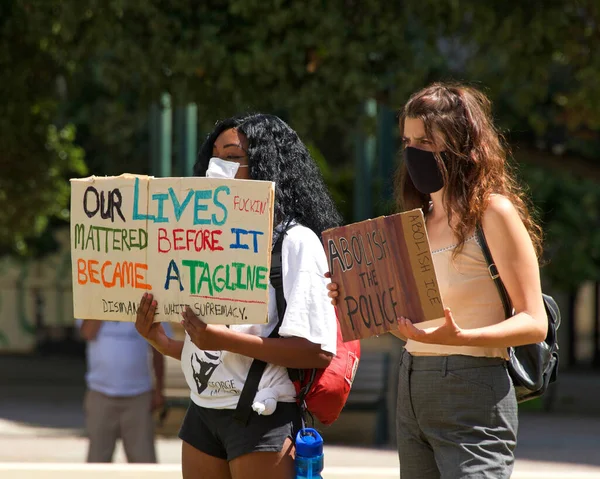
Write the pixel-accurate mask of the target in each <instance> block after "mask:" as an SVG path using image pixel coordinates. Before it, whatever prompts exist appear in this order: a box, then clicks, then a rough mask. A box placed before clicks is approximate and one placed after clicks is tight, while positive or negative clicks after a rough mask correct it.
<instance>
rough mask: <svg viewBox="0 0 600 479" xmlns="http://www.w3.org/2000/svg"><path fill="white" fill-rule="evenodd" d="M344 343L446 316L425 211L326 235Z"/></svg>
mask: <svg viewBox="0 0 600 479" xmlns="http://www.w3.org/2000/svg"><path fill="white" fill-rule="evenodd" d="M323 245H324V247H325V252H326V254H327V261H328V263H329V271H330V272H331V274H332V279H331V280H332V281H333V282H334V283H337V284H338V287H339V293H340V294H339V296H338V312H339V320H340V328H341V330H342V336H343V338H344V341H350V340H354V339H360V338H367V337H369V336H373V335H376V334H383V333H386V332H387V331H390V330H392V329H397V327H398V326H397V318H398V317H400V316H404V317H406V318H409V319H410V320H411V321H413V323H419V322H422V321H428V320H431V319H437V318H440V317H443V316H444V308H443V303H442V297H441V295H440V290H439V287H438V281H437V277H436V274H435V268H434V265H433V258H432V255H431V249H430V247H429V240H428V238H427V231H426V229H425V220H424V218H423V212H422V211H421V210H420V209H415V210H411V211H408V212H405V213H399V214H395V215H390V216H381V217H379V218H375V219H370V220H366V221H361V222H359V223H353V224H350V225H346V226H341V227H339V228H332V229H329V230H327V231H324V232H323Z"/></svg>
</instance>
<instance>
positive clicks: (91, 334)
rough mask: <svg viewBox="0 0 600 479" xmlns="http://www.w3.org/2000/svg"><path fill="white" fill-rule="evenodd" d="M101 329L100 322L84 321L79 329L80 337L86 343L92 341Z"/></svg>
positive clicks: (93, 320)
mask: <svg viewBox="0 0 600 479" xmlns="http://www.w3.org/2000/svg"><path fill="white" fill-rule="evenodd" d="M101 327H102V321H100V320H97V319H85V320H84V321H83V323H82V324H81V327H80V328H79V332H80V334H81V337H82V338H83V339H85V340H86V341H93V340H94V339H96V336H98V331H100V328H101Z"/></svg>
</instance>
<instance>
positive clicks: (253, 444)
mask: <svg viewBox="0 0 600 479" xmlns="http://www.w3.org/2000/svg"><path fill="white" fill-rule="evenodd" d="M219 423H220V426H219V427H218V429H217V431H218V434H219V436H220V437H222V438H223V444H224V446H225V450H226V451H227V459H228V460H229V468H230V470H231V476H232V477H233V479H255V478H256V479H258V478H262V477H270V478H271V477H272V478H274V479H293V478H294V477H295V474H294V457H295V447H294V439H295V437H296V434H297V432H298V430H299V429H300V427H301V426H302V422H301V414H300V408H299V407H298V406H297V405H296V404H295V403H278V404H277V409H275V411H274V412H273V414H271V415H268V416H259V415H257V414H254V413H252V414H251V416H250V419H249V421H248V424H246V425H243V424H240V423H238V422H236V421H235V420H234V419H233V411H230V412H225V413H222V415H221V416H220V418H219Z"/></svg>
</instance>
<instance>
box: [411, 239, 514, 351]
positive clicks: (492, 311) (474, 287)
mask: <svg viewBox="0 0 600 479" xmlns="http://www.w3.org/2000/svg"><path fill="white" fill-rule="evenodd" d="M454 248H455V246H449V247H447V248H443V249H440V250H436V251H433V252H432V253H433V263H434V266H435V273H436V275H437V279H438V284H439V288H440V293H441V295H442V301H443V303H444V306H445V307H448V308H450V310H451V311H452V314H453V316H454V320H455V321H456V323H457V324H458V326H459V327H460V328H462V329H474V328H481V327H483V326H489V325H492V324H497V323H499V322H501V321H504V319H505V316H504V309H503V307H502V301H501V300H500V296H499V295H498V290H497V289H496V285H495V284H494V281H493V280H492V278H491V276H490V273H489V272H488V268H487V263H486V261H485V258H484V256H483V252H482V251H481V247H480V246H479V241H478V239H477V237H476V236H475V235H473V236H471V237H470V238H468V239H467V240H466V241H465V244H464V248H463V250H462V251H461V252H460V254H459V255H458V256H457V257H456V258H454V259H453V258H452V253H453V251H454ZM443 323H444V318H441V319H435V320H433V321H425V322H423V323H419V324H416V325H415V326H416V327H417V328H420V329H424V328H430V327H432V326H440V325H442V324H443ZM406 350H407V351H408V352H409V353H411V354H414V355H425V356H430V355H435V356H445V355H449V354H463V355H467V356H483V357H501V358H504V359H508V353H507V350H506V348H484V347H478V346H444V345H440V344H425V343H420V342H418V341H413V340H410V339H409V340H408V341H407V343H406Z"/></svg>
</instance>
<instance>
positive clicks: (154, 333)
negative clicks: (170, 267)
mask: <svg viewBox="0 0 600 479" xmlns="http://www.w3.org/2000/svg"><path fill="white" fill-rule="evenodd" d="M156 306H157V303H156V300H155V299H154V296H153V295H152V294H151V293H144V295H143V296H142V299H141V301H140V306H139V307H138V309H137V313H136V318H135V329H137V332H138V333H140V335H141V336H142V337H143V338H145V339H146V340H147V341H148V342H149V343H150V344H152V345H153V346H154V347H155V348H156V349H157V350H158V351H161V352H164V351H166V350H167V347H168V343H169V338H168V337H167V334H166V333H165V330H164V328H163V327H162V324H160V323H156V322H154V318H155V315H156Z"/></svg>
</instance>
